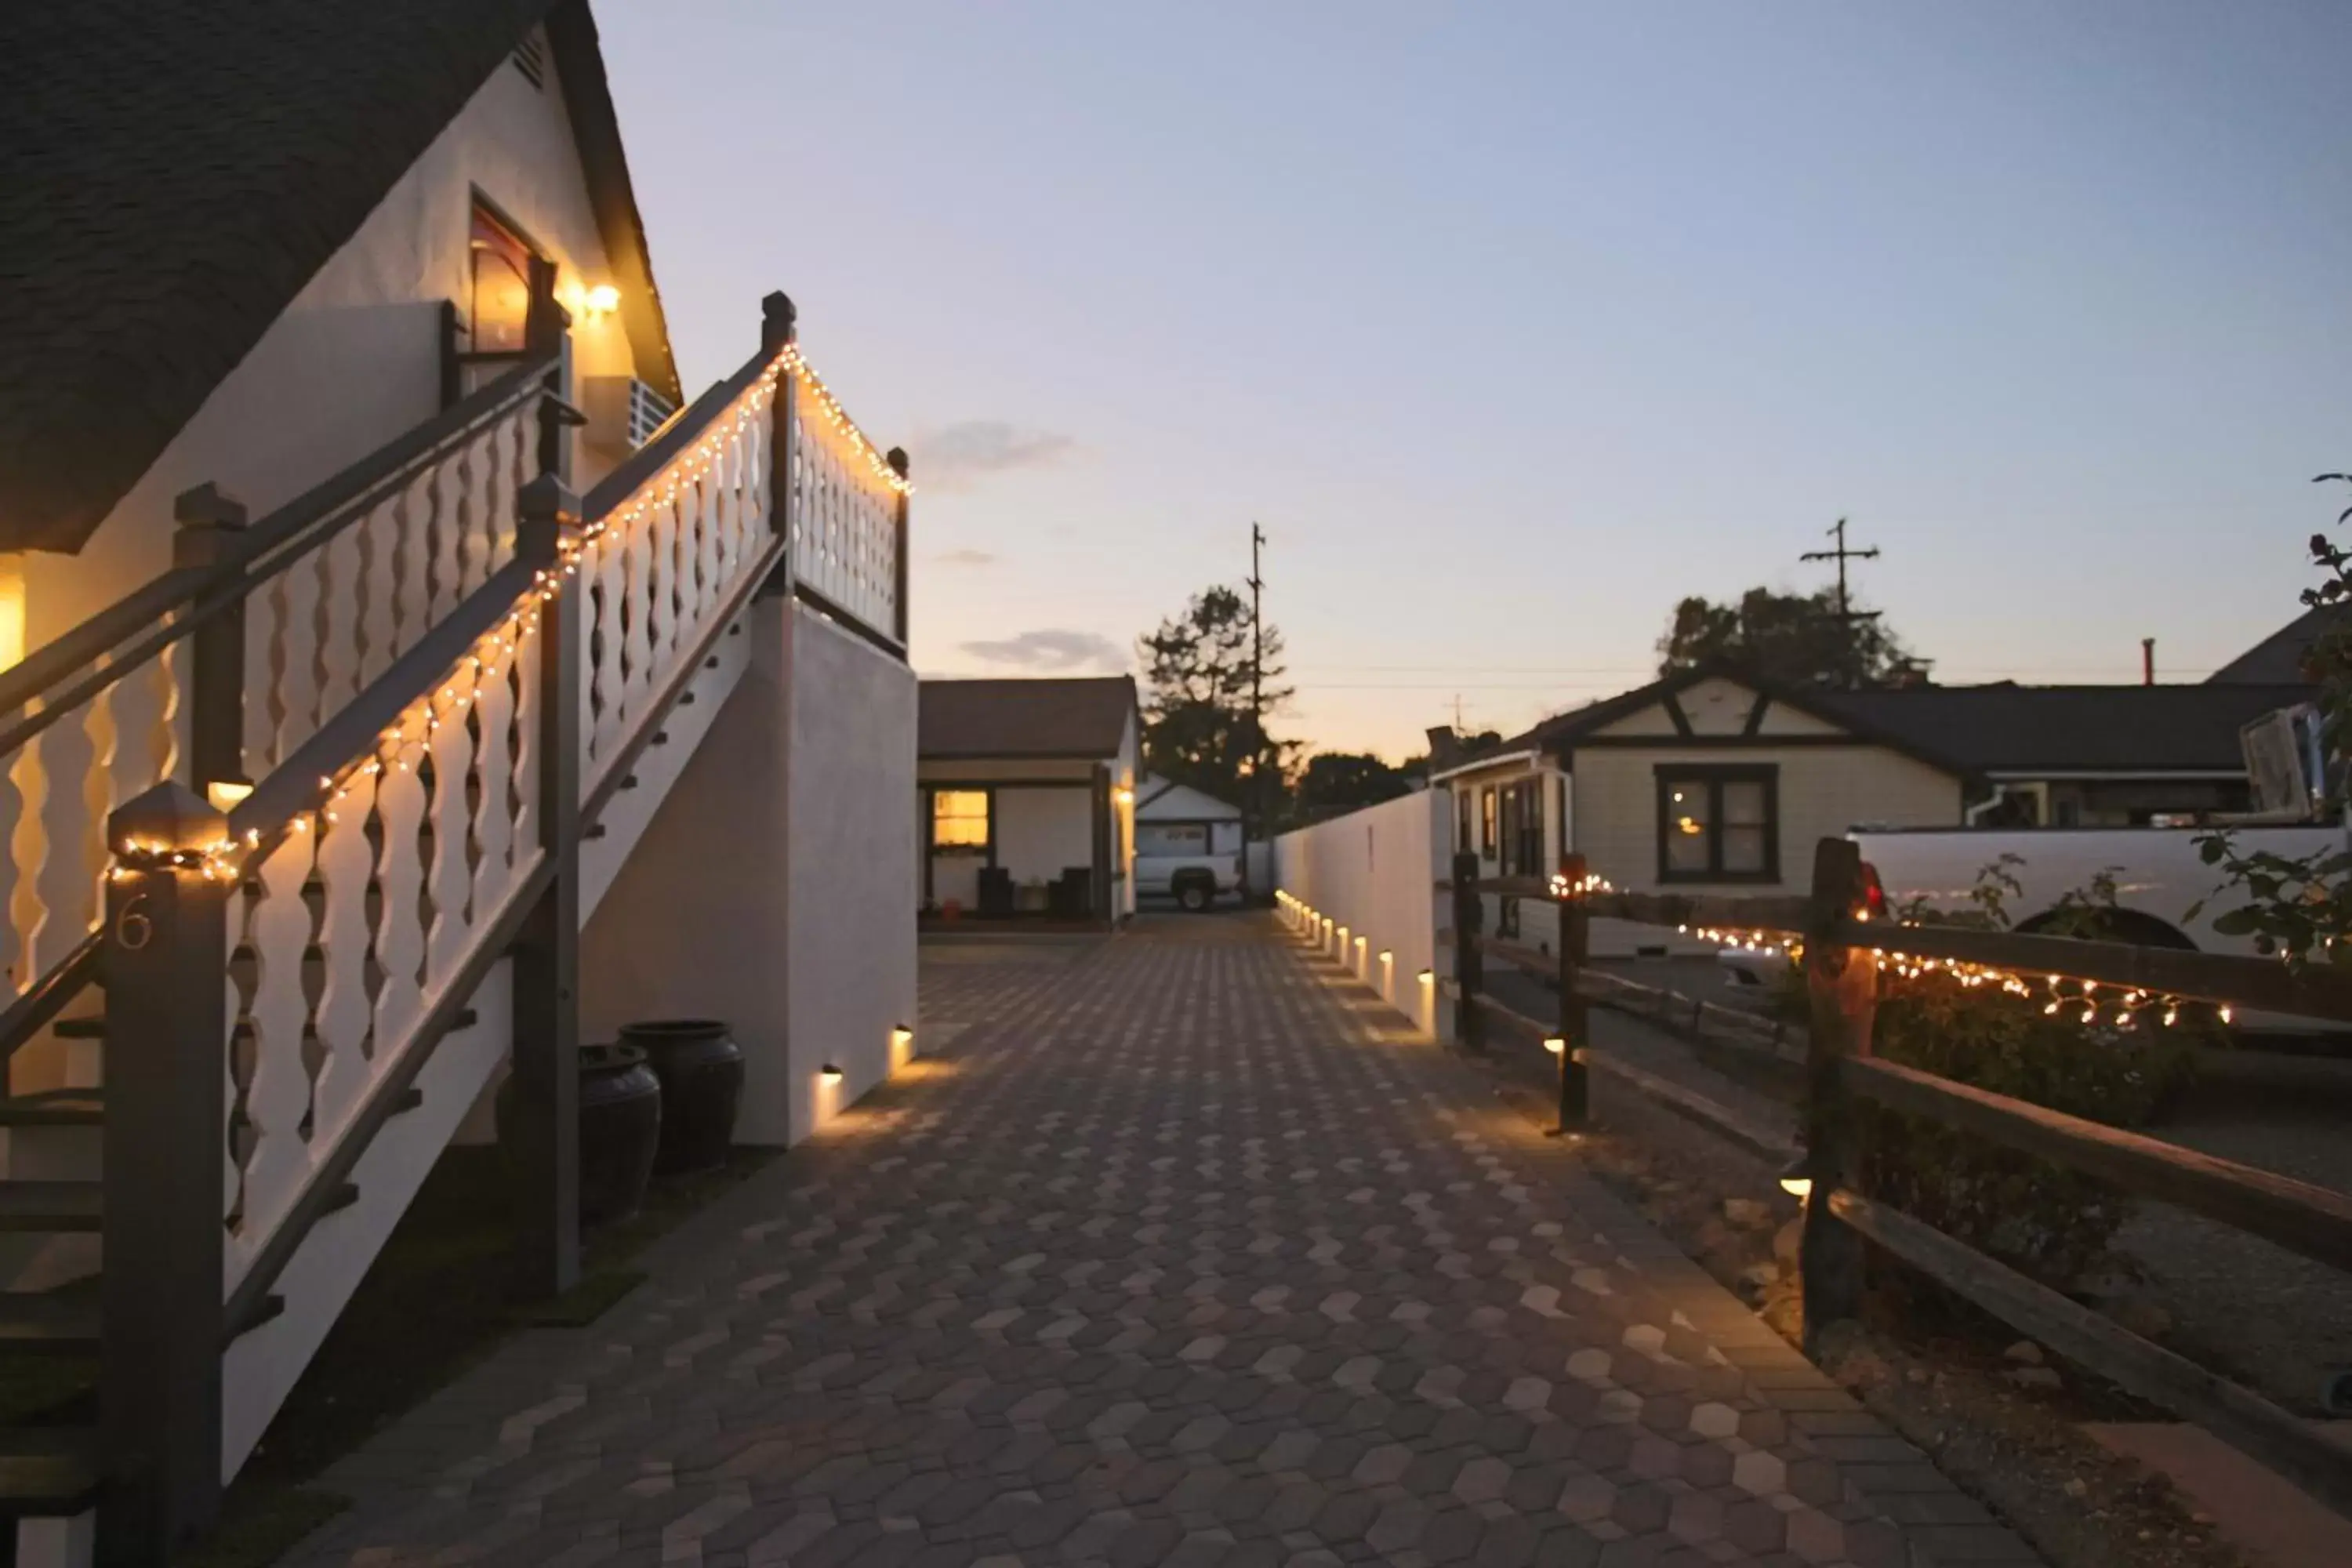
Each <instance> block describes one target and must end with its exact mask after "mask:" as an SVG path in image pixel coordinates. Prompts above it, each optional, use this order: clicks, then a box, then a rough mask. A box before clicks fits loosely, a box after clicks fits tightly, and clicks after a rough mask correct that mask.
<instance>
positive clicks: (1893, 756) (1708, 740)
mask: <svg viewBox="0 0 2352 1568" xmlns="http://www.w3.org/2000/svg"><path fill="white" fill-rule="evenodd" d="M2306 695H2307V689H2302V688H2296V687H2291V686H2274V685H2267V684H2260V683H2255V682H2206V683H2201V684H2197V685H2161V686H2159V685H2147V686H2019V685H2015V684H2011V683H2006V682H2004V683H2001V684H1998V685H1991V686H1960V687H1939V686H1917V687H1904V688H1896V689H1880V690H1869V691H1837V690H1829V689H1822V688H1817V687H1791V686H1787V685H1783V684H1781V683H1779V682H1774V681H1770V680H1767V679H1762V678H1759V677H1758V676H1756V675H1755V674H1753V673H1752V672H1747V671H1742V670H1739V669H1737V668H1730V667H1720V668H1705V669H1695V670H1685V671H1682V672H1679V673H1676V674H1675V675H1671V676H1668V677H1666V678H1664V679H1660V680H1656V681H1654V682H1652V683H1650V684H1649V685H1647V686H1643V687H1641V688H1638V689H1635V690H1633V691H1628V692H1626V693H1624V694H1622V695H1621V696H1618V697H1613V698H1611V699H1608V700H1604V701H1601V702H1596V703H1592V704H1591V705H1589V706H1586V707H1583V708H1580V709H1576V710H1572V711H1570V712H1567V713H1563V714H1561V715H1559V717H1557V718H1554V719H1549V720H1546V721H1544V722H1542V723H1540V724H1538V725H1537V726H1535V727H1534V728H1533V729H1531V730H1529V731H1526V732H1525V733H1524V734H1521V735H1517V736H1515V737H1513V738H1511V739H1509V740H1506V741H1503V742H1499V743H1498V744H1496V745H1494V746H1492V747H1489V748H1486V749H1484V750H1482V751H1481V752H1478V753H1477V754H1475V755H1473V756H1469V757H1465V758H1458V759H1455V760H1454V761H1453V762H1452V763H1448V764H1444V765H1441V766H1440V767H1438V768H1437V770H1436V771H1435V773H1434V774H1433V780H1434V783H1435V784H1436V785H1437V787H1439V788H1442V789H1444V790H1447V791H1449V792H1450V794H1451V796H1452V801H1451V810H1450V812H1449V814H1448V815H1449V818H1450V821H1451V825H1452V838H1453V848H1454V851H1455V852H1465V851H1466V852H1469V853H1472V854H1475V856H1476V857H1477V858H1478V862H1479V865H1480V868H1481V872H1482V874H1483V875H1488V876H1546V875H1549V873H1550V872H1551V870H1552V869H1553V868H1555V867H1556V866H1557V865H1558V862H1559V856H1561V855H1562V854H1564V853H1567V852H1569V851H1570V850H1573V851H1576V852H1579V853H1580V854H1582V855H1583V856H1584V857H1585V858H1586V861H1587V863H1588V865H1589V866H1590V868H1591V870H1592V871H1594V872H1596V873H1598V874H1599V875H1601V876H1602V877H1605V878H1607V879H1609V881H1610V882H1611V884H1612V886H1614V887H1617V888H1619V889H1625V890H1628V891H1635V892H1668V891H1677V890H1703V889H1717V890H1725V891H1731V890H1737V891H1742V892H1784V893H1802V892H1804V891H1805V890H1806V885H1807V879H1808V878H1809V877H1810V875H1811V862H1810V860H1809V858H1808V856H1807V847H1808V846H1810V845H1811V844H1812V843H1814V842H1815V841H1816V840H1818V839H1820V838H1822V837H1832V836H1836V835H1840V834H1843V833H1844V832H1846V831H1847V830H1848V829H1850V828H1853V827H1856V826H1878V827H1929V826H1961V825H1963V824H1964V823H1966V822H1968V821H1970V820H1973V819H1980V818H1983V817H1985V816H1989V815H1990V814H1991V813H1994V812H1997V811H2008V810H2019V809H2028V808H2030V810H2031V815H2028V816H2026V817H2025V820H2027V821H2032V822H2042V823H2053V822H2054V823H2058V824H2063V825H2065V826H2076V825H2081V826H2093V825H2108V824H2112V825H2117V826H2120V825H2124V824H2126V823H2130V822H2134V821H2139V822H2145V821H2147V818H2148V816H2150V815H2151V814H2155V813H2161V812H2169V811H2176V810H2178V811H2199V810H2211V809H2216V808H2221V807H2228V806H2231V805H2242V804H2243V801H2244V795H2245V789H2246V773H2245V765H2244V763H2243V761H2242V758H2241V756H2240V753H2239V748H2238V730H2239V727H2240V726H2241V725H2242V724H2245V723H2247V722H2249V721H2252V720H2253V719H2256V718H2258V717H2260V716H2261V715H2262V714H2263V713H2265V712H2268V711H2270V710H2273V709H2276V708H2279V707H2281V706H2284V705H2285V704H2287V703H2290V702H2294V701H2296V700H2301V699H2302V698H2303V697H2305V696H2306ZM1490 922H1492V923H1490V929H1494V926H1495V925H1497V924H1498V925H1500V926H1501V927H1502V928H1503V929H1504V930H1505V931H1510V930H1513V929H1516V928H1517V926H1518V924H1519V922H1527V924H1526V929H1525V931H1524V933H1523V934H1524V935H1525V937H1526V939H1527V940H1529V941H1533V942H1546V943H1548V942H1549V940H1550V937H1551V911H1550V909H1549V906H1546V905H1543V904H1540V903H1536V902H1529V903H1528V904H1526V905H1524V906H1521V905H1520V904H1519V903H1518V901H1517V900H1500V901H1499V902H1498V904H1497V907H1496V909H1494V910H1492V911H1491V913H1490ZM1592 940H1593V950H1594V951H1595V952H1599V953H1603V954H1610V953H1617V954H1622V953H1625V952H1633V951H1635V949H1636V947H1637V946H1646V947H1652V948H1654V947H1655V946H1656V945H1657V944H1658V942H1660V933H1659V932H1658V931H1656V930H1655V929H1654V928H1647V927H1631V926H1623V925H1622V924H1621V923H1620V922H1615V921H1595V922H1594V923H1593V932H1592ZM1668 945H1670V946H1677V947H1680V946H1688V945H1689V944H1687V943H1675V942H1672V941H1671V940H1669V943H1668Z"/></svg>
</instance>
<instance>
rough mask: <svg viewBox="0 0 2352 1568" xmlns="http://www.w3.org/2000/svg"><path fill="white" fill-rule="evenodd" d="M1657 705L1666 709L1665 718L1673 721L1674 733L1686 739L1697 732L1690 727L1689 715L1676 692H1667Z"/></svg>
mask: <svg viewBox="0 0 2352 1568" xmlns="http://www.w3.org/2000/svg"><path fill="white" fill-rule="evenodd" d="M1658 706H1659V707H1661V708H1663V709H1664V710H1666V718H1667V719H1668V721H1671V722H1672V723H1673V725H1674V727H1675V734H1677V735H1680V736H1682V737H1684V738H1685V740H1687V739H1688V738H1689V737H1691V736H1693V735H1696V734H1697V733H1698V731H1696V730H1694V729H1693V728H1691V721H1690V715H1689V714H1687V713H1685V712H1684V711H1683V703H1682V698H1681V697H1680V695H1678V694H1677V693H1676V692H1673V691H1669V692H1667V693H1666V694H1665V697H1664V699H1663V700H1661V701H1660V702H1659V704H1658Z"/></svg>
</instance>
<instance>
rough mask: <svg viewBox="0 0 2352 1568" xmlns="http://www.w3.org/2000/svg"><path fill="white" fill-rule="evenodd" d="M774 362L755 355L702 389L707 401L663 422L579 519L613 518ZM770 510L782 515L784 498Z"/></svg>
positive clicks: (601, 485) (583, 506) (587, 499)
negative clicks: (623, 503) (723, 377)
mask: <svg viewBox="0 0 2352 1568" xmlns="http://www.w3.org/2000/svg"><path fill="white" fill-rule="evenodd" d="M774 357H775V356H774V355H773V354H772V353H769V352H768V351H767V350H765V349H762V350H761V351H760V352H759V353H756V354H753V355H752V356H751V359H750V360H749V361H747V362H746V363H744V364H743V366H742V368H740V370H738V371H736V372H735V374H732V375H730V376H729V377H728V378H727V379H726V380H724V381H721V382H718V383H715V384H712V385H710V386H708V387H705V388H704V389H703V392H702V395H700V396H699V397H697V398H696V399H695V400H694V401H693V402H691V403H689V404H688V405H686V406H685V407H684V408H682V409H680V410H679V411H678V412H677V413H676V414H673V415H671V416H669V417H668V418H667V420H664V421H663V422H662V426H661V428H660V429H659V430H656V432H654V437H653V439H652V440H650V441H647V442H646V444H645V445H644V446H642V447H638V448H637V449H636V450H635V451H634V452H632V453H630V454H629V455H628V456H627V457H626V458H623V459H621V462H620V464H619V466H618V467H616V468H614V469H613V471H612V472H611V473H609V474H606V475H605V476H604V478H603V479H599V480H597V481H596V487H595V488H594V489H592V490H590V491H589V492H588V493H587V495H586V496H584V497H583V498H582V500H581V502H580V515H581V516H582V517H583V519H584V520H586V521H588V522H589V523H591V524H593V523H595V522H596V521H599V520H600V519H602V518H604V517H606V516H608V515H610V514H611V512H612V510H613V509H614V507H617V506H619V505H620V504H621V503H622V502H623V501H625V500H628V499H629V498H630V497H631V496H633V495H635V494H636V493H637V489H638V488H639V487H640V486H642V485H643V484H644V483H645V482H646V480H647V479H651V478H653V477H654V476H655V475H656V474H658V473H660V472H661V471H662V469H663V468H667V466H668V465H669V463H670V460H671V459H672V458H676V457H677V455H678V454H679V453H680V452H682V451H684V450H685V449H686V448H687V447H689V446H692V445H693V444H694V442H695V441H696V440H697V439H698V438H699V437H701V435H702V432H703V431H704V430H705V429H706V428H708V427H709V424H710V422H711V421H712V420H714V419H716V418H718V417H719V414H720V412H721V411H723V410H724V409H725V408H726V407H727V406H728V405H730V404H731V403H733V402H734V401H735V399H736V398H737V396H739V395H740V394H741V393H742V391H743V389H744V388H745V387H747V386H749V385H751V384H752V383H753V382H755V381H757V380H759V379H760V376H761V374H762V373H763V372H765V371H766V370H767V368H768V362H769V361H770V360H772V359H773V358H774ZM768 504H769V506H770V508H771V509H772V510H774V511H775V512H777V513H778V514H779V515H781V514H782V510H783V502H782V499H781V498H777V497H771V498H770V500H769V502H768Z"/></svg>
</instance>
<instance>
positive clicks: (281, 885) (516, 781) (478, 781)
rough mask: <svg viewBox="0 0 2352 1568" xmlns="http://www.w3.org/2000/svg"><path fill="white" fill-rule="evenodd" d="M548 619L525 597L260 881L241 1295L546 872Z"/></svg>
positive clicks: (243, 948) (249, 875) (229, 1257)
mask: <svg viewBox="0 0 2352 1568" xmlns="http://www.w3.org/2000/svg"><path fill="white" fill-rule="evenodd" d="M540 611H541V602H540V600H539V598H538V597H537V595H524V597H523V599H522V601H521V602H520V604H518V605H516V607H515V610H514V612H513V614H512V615H511V616H509V618H508V619H507V620H506V621H505V622H503V623H502V624H501V625H500V626H498V627H497V628H496V629H495V630H493V631H491V632H489V633H488V634H487V635H486V636H484V637H482V639H481V640H480V641H479V642H478V643H477V644H476V645H475V646H474V647H473V649H472V650H471V651H470V652H469V653H468V654H467V656H466V657H465V658H463V659H461V660H460V661H459V662H458V663H457V666H456V667H454V668H452V669H450V670H449V671H448V673H447V674H446V677H445V678H444V679H442V680H441V681H440V682H439V683H438V684H437V686H436V688H435V689H432V690H429V691H427V692H426V693H425V695H424V696H422V697H420V698H418V699H417V700H415V702H413V703H411V704H410V705H409V707H408V708H407V710H405V711H404V713H403V714H402V715H401V717H400V719H399V720H398V721H397V722H396V723H394V724H393V725H391V726H389V727H388V728H387V729H386V730H385V731H383V734H382V735H381V736H380V738H379V741H378V744H377V745H376V747H375V748H374V749H373V751H372V752H369V753H368V754H366V755H365V756H362V757H360V758H357V759H354V760H353V761H352V763H350V765H348V766H347V767H346V768H345V769H344V770H343V771H342V773H340V774H339V775H337V776H336V777H335V778H334V781H333V784H332V787H331V793H330V794H329V795H328V799H327V804H326V805H323V806H322V807H320V809H319V810H318V811H316V812H315V813H310V814H307V815H305V816H301V817H298V818H297V819H296V820H295V822H294V824H293V826H292V830H291V831H289V832H288V833H286V834H285V835H284V836H283V837H280V838H279V839H278V841H277V842H276V844H275V845H274V846H271V847H268V849H267V852H266V853H265V854H264V855H263V856H262V857H261V858H260V859H259V861H258V863H257V864H256V863H253V862H250V861H249V862H248V863H247V865H246V867H245V868H244V875H245V878H246V900H245V908H244V910H243V911H242V915H241V917H240V916H239V915H237V914H236V912H235V911H233V912H232V922H231V928H230V929H231V941H232V944H233V949H234V951H233V953H232V956H231V959H230V962H229V972H228V977H227V978H228V988H227V989H228V994H229V997H230V1007H231V1014H232V1039H233V1040H234V1042H235V1047H234V1048H233V1049H232V1051H231V1052H230V1064H229V1085H228V1092H229V1100H228V1103H229V1107H230V1110H229V1126H228V1129H227V1131H228V1137H227V1139H226V1171H225V1181H224V1187H223V1194H222V1204H223V1212H224V1215H226V1220H227V1223H228V1246H227V1250H226V1276H227V1278H226V1281H225V1285H226V1288H228V1289H234V1288H235V1287H236V1282H237V1281H238V1280H239V1279H241V1278H242V1277H243V1276H244V1274H245V1272H246V1270H247V1268H249V1267H250V1266H251V1264H252V1262H253V1260H254V1258H255V1257H256V1256H257V1253H258V1252H259V1250H260V1248H261V1247H262V1246H263V1245H264V1243H266V1242H267V1240H268V1237H269V1236H270V1234H271V1232H272V1231H273V1230H274V1229H275V1228H276V1227H277V1226H278V1224H279V1223H280V1222H282V1221H283V1220H284V1218H285V1217H286V1215H287V1214H288V1213H289V1211H290V1210H291V1208H292V1207H293V1205H295V1203H296V1202H297V1200H298V1199H299V1197H300V1196H301V1194H302V1193H303V1191H304V1189H305V1188H306V1187H307V1186H308V1185H309V1184H310V1182H311V1181H312V1179H313V1178H314V1176H315V1175H316V1174H317V1173H318V1170H319V1168H320V1166H321V1165H322V1164H323V1163H325V1162H326V1161H327V1159H328V1158H329V1157H330V1156H331V1154H332V1153H333V1152H334V1151H335V1148H336V1146H337V1144H338V1142H340V1140H341V1137H342V1134H343V1133H344V1131H346V1129H347V1128H348V1127H349V1125H350V1124H351V1121H352V1118H353V1116H354V1115H355V1114H356V1113H357V1112H358V1111H359V1110H360V1109H361V1108H362V1106H363V1105H365V1104H366V1102H367V1100H368V1099H369V1094H370V1091H371V1090H372V1089H373V1088H374V1087H375V1086H376V1085H377V1084H378V1083H379V1082H380V1081H382V1080H383V1078H384V1076H385V1075H386V1074H387V1073H389V1072H391V1071H393V1070H394V1068H396V1067H397V1066H398V1065H399V1064H400V1063H401V1061H402V1058H404V1056H405V1054H406V1053H408V1052H409V1051H411V1050H414V1049H416V1048H417V1047H419V1045H420V1044H429V1043H430V1042H424V1041H420V1039H419V1029H420V1026H422V1025H423V1023H424V1022H425V1018H426V1016H427V1015H428V1014H429V1013H430V1012H431V1011H432V1010H433V1008H434V1007H435V1006H436V1005H438V1004H440V1003H441V1002H443V1001H444V1000H446V999H447V996H448V992H449V988H450V987H451V986H452V984H455V983H456V982H457V980H458V979H459V978H460V976H461V974H462V973H463V971H464V969H465V967H466V963H467V960H468V959H469V958H470V957H471V956H472V955H473V952H474V951H475V949H476V947H477V946H478V942H479V936H480V933H482V932H484V931H488V930H490V929H492V928H494V927H497V926H498V925H499V923H500V919H501V917H502V916H503V915H504V914H505V913H506V912H507V909H508V906H509V901H510V900H512V899H513V898H514V897H516V896H517V894H518V893H519V892H520V890H521V889H523V888H524V887H525V885H526V884H527V882H528V880H529V879H530V875H531V873H532V871H533V870H534V869H535V868H537V866H538V864H539V861H540V859H541V857H542V856H543V855H544V854H545V850H544V849H543V848H542V847H541V843H540V832H539V824H538V819H537V810H538V799H539V790H540V779H539V774H540V768H541V757H540V755H539V734H540V731H539V727H538V726H539V701H540V696H539V694H540V681H539V675H538V660H539V641H538V628H539V625H540V618H541V616H540Z"/></svg>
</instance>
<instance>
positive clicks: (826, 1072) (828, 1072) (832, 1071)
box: [816, 1062, 841, 1083]
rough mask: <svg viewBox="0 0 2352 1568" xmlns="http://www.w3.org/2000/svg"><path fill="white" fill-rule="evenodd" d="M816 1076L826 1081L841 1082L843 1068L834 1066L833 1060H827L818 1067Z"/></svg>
mask: <svg viewBox="0 0 2352 1568" xmlns="http://www.w3.org/2000/svg"><path fill="white" fill-rule="evenodd" d="M816 1076H817V1077H818V1078H819V1079H823V1080H824V1082H826V1083H839V1082H840V1081H841V1069H840V1068H837V1067H835V1066H834V1065H833V1064H832V1063H831V1062H827V1063H825V1064H824V1066H823V1067H821V1068H817V1069H816Z"/></svg>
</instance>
